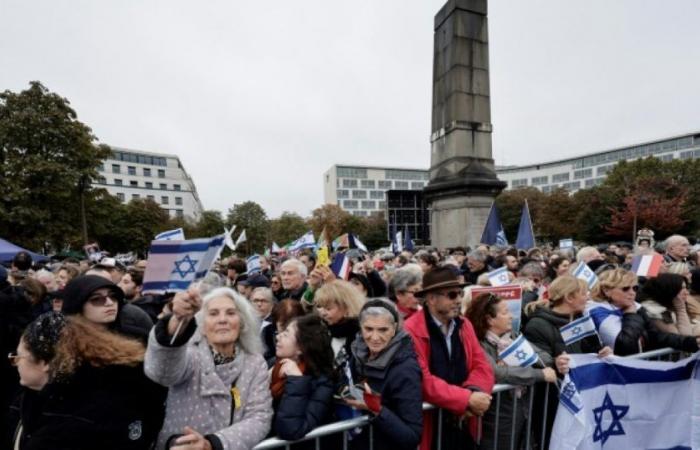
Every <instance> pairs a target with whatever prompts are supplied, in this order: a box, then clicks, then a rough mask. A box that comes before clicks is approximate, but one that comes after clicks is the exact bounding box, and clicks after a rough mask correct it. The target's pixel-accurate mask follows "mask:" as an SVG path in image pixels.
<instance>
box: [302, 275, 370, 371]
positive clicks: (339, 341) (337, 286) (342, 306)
mask: <svg viewBox="0 0 700 450" xmlns="http://www.w3.org/2000/svg"><path fill="white" fill-rule="evenodd" d="M364 303H365V299H364V297H363V295H362V294H361V293H360V292H359V291H358V290H357V289H355V287H353V285H352V284H350V283H348V282H347V281H343V280H335V281H331V282H330V283H325V284H324V285H323V286H321V288H320V289H319V290H318V291H316V295H315V296H314V306H315V307H316V310H317V311H318V315H319V316H321V319H323V321H324V322H326V325H328V330H329V331H330V333H331V338H332V339H331V347H333V356H334V358H335V364H334V366H335V367H336V368H337V367H339V366H341V365H343V364H344V363H345V362H346V361H347V359H348V358H349V357H350V354H351V351H350V344H352V342H353V340H354V339H355V335H357V332H358V331H360V325H359V322H358V320H357V317H358V315H359V314H360V310H361V309H362V305H364Z"/></svg>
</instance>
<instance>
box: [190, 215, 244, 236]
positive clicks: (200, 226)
mask: <svg viewBox="0 0 700 450" xmlns="http://www.w3.org/2000/svg"><path fill="white" fill-rule="evenodd" d="M192 228H193V230H192V233H191V237H192V238H205V237H212V236H216V235H219V234H221V233H223V232H224V218H223V216H222V215H221V212H220V211H216V210H207V211H204V212H202V215H201V216H200V217H199V220H198V221H197V222H195V223H194V224H193V226H192ZM246 234H247V233H246ZM185 237H187V238H188V239H190V235H189V234H185Z"/></svg>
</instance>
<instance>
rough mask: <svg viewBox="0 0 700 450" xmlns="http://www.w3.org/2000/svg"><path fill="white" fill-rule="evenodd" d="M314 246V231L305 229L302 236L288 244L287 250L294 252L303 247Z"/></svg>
mask: <svg viewBox="0 0 700 450" xmlns="http://www.w3.org/2000/svg"><path fill="white" fill-rule="evenodd" d="M315 246H316V239H314V232H313V231H307V232H306V233H304V235H303V236H301V237H300V238H298V239H297V240H296V241H294V242H292V243H291V244H289V248H288V250H289V251H290V252H296V251H299V250H302V249H305V248H313V247H315Z"/></svg>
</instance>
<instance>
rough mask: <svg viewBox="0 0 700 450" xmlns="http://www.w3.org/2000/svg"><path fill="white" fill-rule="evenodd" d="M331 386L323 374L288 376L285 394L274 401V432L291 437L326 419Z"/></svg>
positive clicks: (302, 433) (290, 438)
mask: <svg viewBox="0 0 700 450" xmlns="http://www.w3.org/2000/svg"><path fill="white" fill-rule="evenodd" d="M333 389H334V386H333V382H332V381H331V379H330V378H329V377H327V376H326V375H319V376H317V377H312V376H309V375H304V376H289V377H287V380H286V382H285V384H284V394H282V397H281V398H280V400H279V402H275V403H277V404H276V405H275V418H274V420H273V423H272V432H273V434H275V435H276V436H277V437H279V438H280V439H285V440H288V441H294V440H297V439H301V438H302V437H304V436H305V435H306V434H307V433H308V432H309V431H311V430H313V429H314V428H316V427H318V426H320V425H322V424H323V423H325V422H327V421H328V416H329V414H330V409H331V401H332V400H333Z"/></svg>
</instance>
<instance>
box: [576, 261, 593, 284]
mask: <svg viewBox="0 0 700 450" xmlns="http://www.w3.org/2000/svg"><path fill="white" fill-rule="evenodd" d="M572 273H573V275H574V276H575V277H576V278H580V279H582V280H583V281H585V282H586V283H588V289H593V286H595V284H596V283H597V282H598V277H597V276H596V274H595V272H593V271H592V270H591V268H590V267H588V265H587V264H586V263H585V262H583V261H581V262H580V263H579V265H578V266H576V268H575V269H574V271H573V272H572Z"/></svg>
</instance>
